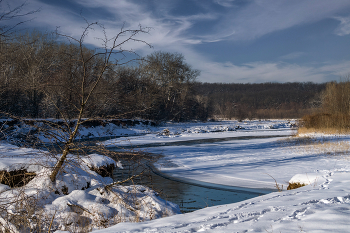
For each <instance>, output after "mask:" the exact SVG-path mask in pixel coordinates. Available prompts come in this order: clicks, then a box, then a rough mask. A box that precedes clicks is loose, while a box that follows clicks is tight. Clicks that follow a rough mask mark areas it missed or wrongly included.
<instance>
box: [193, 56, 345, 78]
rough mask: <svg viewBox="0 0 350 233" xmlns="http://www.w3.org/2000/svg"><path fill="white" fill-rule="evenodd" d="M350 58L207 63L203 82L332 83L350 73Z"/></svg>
mask: <svg viewBox="0 0 350 233" xmlns="http://www.w3.org/2000/svg"><path fill="white" fill-rule="evenodd" d="M349 64H350V61H344V62H342V63H339V64H323V65H322V66H320V67H314V66H301V65H297V64H291V63H265V62H253V63H247V64H243V65H239V66H238V65H234V64H232V63H230V62H227V63H218V62H210V61H208V62H204V63H201V64H200V65H199V67H198V68H199V69H200V70H202V73H201V81H204V82H224V83H231V82H235V83H249V82H250V83H254V82H256V83H263V82H308V81H310V82H328V81H332V80H338V79H339V78H340V77H344V76H346V75H348V74H350V66H349Z"/></svg>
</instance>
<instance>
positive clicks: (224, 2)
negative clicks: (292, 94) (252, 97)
mask: <svg viewBox="0 0 350 233" xmlns="http://www.w3.org/2000/svg"><path fill="white" fill-rule="evenodd" d="M8 2H11V3H10V4H11V5H13V6H15V5H19V4H20V3H22V2H23V1H20V0H11V1H8ZM38 8H40V9H41V10H40V12H38V13H36V14H34V15H31V16H28V17H29V18H33V19H32V20H31V21H30V22H27V23H26V24H25V26H26V27H27V28H32V27H35V28H39V29H40V30H48V31H50V30H54V29H55V28H56V27H60V28H59V30H60V32H61V33H64V34H67V35H71V36H76V37H77V36H79V35H80V34H81V32H82V27H84V26H85V21H84V20H82V18H81V16H80V12H82V15H83V16H84V17H85V18H86V19H87V20H88V21H89V22H95V21H98V22H99V23H101V24H104V26H105V28H106V29H107V34H108V35H109V36H110V37H112V36H113V35H115V34H116V33H117V32H118V31H119V30H120V28H121V25H122V24H123V23H124V22H125V25H126V28H130V29H135V28H137V26H138V25H139V24H141V25H142V26H144V27H150V28H151V30H150V33H149V34H144V35H141V36H140V37H139V38H140V39H143V40H146V41H147V42H148V43H150V44H152V46H153V48H152V49H150V48H149V47H147V46H145V45H144V44H141V43H131V44H130V45H129V46H130V48H133V49H134V50H136V51H137V52H138V53H139V54H141V55H147V54H150V53H152V52H154V51H159V50H161V51H166V52H178V53H182V54H183V55H184V57H185V59H186V62H187V63H189V64H190V65H191V66H192V67H193V68H195V69H199V70H200V71H201V75H200V76H199V77H198V81H202V82H224V83H263V82H307V81H312V82H326V81H331V80H339V79H340V78H344V77H346V76H348V75H349V74H350V1H349V0H332V1H331V0H28V1H27V4H26V6H25V9H23V10H24V11H29V10H34V9H38ZM101 36H102V35H101V31H99V30H95V31H91V32H90V34H89V37H88V38H86V43H88V44H90V45H93V46H99V45H100V41H98V40H96V39H94V38H96V37H101Z"/></svg>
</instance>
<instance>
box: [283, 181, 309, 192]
mask: <svg viewBox="0 0 350 233" xmlns="http://www.w3.org/2000/svg"><path fill="white" fill-rule="evenodd" d="M303 186H305V184H303V183H300V182H295V183H288V187H287V190H291V189H297V188H300V187H303Z"/></svg>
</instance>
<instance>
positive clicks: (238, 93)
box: [194, 82, 326, 119]
mask: <svg viewBox="0 0 350 233" xmlns="http://www.w3.org/2000/svg"><path fill="white" fill-rule="evenodd" d="M325 87H326V83H322V84H317V83H311V82H308V83H260V84H225V83H195V84H194V90H195V91H196V93H197V98H198V99H200V100H201V101H202V102H205V104H206V105H207V109H208V115H209V116H211V117H215V116H216V117H224V118H239V119H244V118H299V117H302V116H303V115H304V114H307V113H309V112H311V111H312V110H313V109H314V108H315V107H318V106H319V104H320V93H321V92H322V91H323V90H325Z"/></svg>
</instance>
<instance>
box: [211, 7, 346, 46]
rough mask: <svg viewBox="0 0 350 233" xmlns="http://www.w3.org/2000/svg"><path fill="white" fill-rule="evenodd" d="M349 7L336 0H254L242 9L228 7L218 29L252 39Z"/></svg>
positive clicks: (243, 38)
mask: <svg viewBox="0 0 350 233" xmlns="http://www.w3.org/2000/svg"><path fill="white" fill-rule="evenodd" d="M349 7H350V1H348V0H338V1H336V3H335V2H334V1H328V0H308V1H290V0H279V1H275V0H264V1H261V0H255V1H252V2H251V4H248V5H246V6H244V7H243V8H242V9H240V10H239V11H237V9H235V8H233V9H232V14H228V15H227V16H226V17H224V18H223V20H222V23H221V25H220V27H219V28H220V29H219V30H218V33H219V34H224V35H227V34H228V31H229V32H235V33H234V34H233V35H232V36H231V39H234V40H247V39H255V38H258V37H261V36H263V35H266V34H268V33H271V32H275V31H278V30H283V29H287V28H290V27H293V26H296V25H301V24H307V23H312V22H316V21H318V20H321V19H325V18H330V17H334V16H335V15H336V13H338V12H339V11H342V10H344V9H346V8H349Z"/></svg>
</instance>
